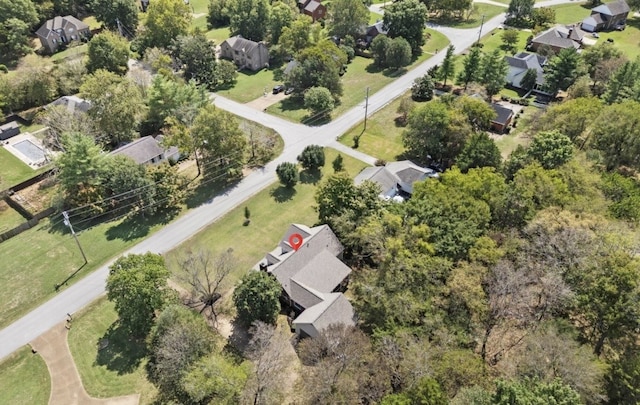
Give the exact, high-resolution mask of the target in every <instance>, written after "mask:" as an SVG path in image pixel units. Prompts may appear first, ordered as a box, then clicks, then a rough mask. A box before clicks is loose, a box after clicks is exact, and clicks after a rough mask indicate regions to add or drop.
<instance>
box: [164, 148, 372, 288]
mask: <svg viewBox="0 0 640 405" xmlns="http://www.w3.org/2000/svg"><path fill="white" fill-rule="evenodd" d="M325 154H326V164H325V167H324V169H322V171H321V173H322V177H324V176H327V175H329V174H332V173H333V168H332V166H331V162H332V161H333V160H334V159H335V157H336V156H337V151H335V150H333V149H328V148H326V149H325ZM343 158H344V167H345V169H346V171H347V172H348V173H349V174H350V175H351V176H352V177H355V176H356V175H357V174H358V173H359V172H360V170H362V168H363V167H365V164H364V163H362V162H360V161H357V160H355V159H353V158H350V157H348V156H345V155H343ZM301 177H302V181H301V182H300V183H298V184H297V185H296V186H295V188H294V190H288V189H286V188H284V187H282V186H280V184H279V183H276V184H274V185H272V186H270V187H268V188H267V189H265V190H263V191H261V192H260V193H258V194H257V195H256V196H254V197H253V198H251V199H250V200H249V201H247V202H246V203H245V204H242V205H241V206H238V207H236V208H235V209H234V210H233V211H231V212H230V213H228V214H227V215H225V216H224V217H223V218H222V219H220V220H219V221H217V222H215V223H214V224H212V225H211V226H209V227H207V228H206V229H205V230H203V231H202V232H200V233H198V234H196V235H195V236H193V237H192V238H191V239H189V240H188V241H186V242H184V243H183V244H182V245H181V246H180V247H178V248H177V249H175V250H173V251H171V252H170V253H168V254H167V263H168V264H169V267H170V268H171V269H172V271H174V272H175V271H176V270H177V264H176V260H177V258H179V257H181V256H182V255H183V254H184V252H187V251H189V250H191V251H198V250H200V249H207V250H210V251H211V252H213V253H214V254H218V253H221V252H224V251H226V250H227V249H229V248H231V249H233V252H234V256H235V260H234V263H235V264H234V271H233V274H232V276H231V279H230V280H229V282H230V283H233V282H235V281H237V280H238V279H239V278H240V277H242V275H243V274H244V273H245V272H246V271H248V270H249V269H250V268H251V267H252V266H253V265H254V264H256V263H257V262H258V261H259V260H260V259H261V258H262V257H264V255H265V253H267V252H269V251H271V250H272V249H273V248H274V247H275V246H276V244H277V243H278V242H279V241H280V238H281V237H282V234H283V233H284V232H285V231H286V229H287V227H288V226H289V225H290V224H291V223H293V222H297V223H301V224H305V225H309V226H312V225H314V224H315V223H316V222H317V221H318V214H317V212H316V211H315V210H314V208H313V206H314V205H315V200H314V194H315V190H316V188H317V182H318V181H320V176H310V175H306V174H305V173H303V174H302V175H301ZM314 183H316V184H314ZM245 206H246V207H249V210H250V211H251V223H250V224H249V225H248V226H243V222H244V207H245Z"/></svg>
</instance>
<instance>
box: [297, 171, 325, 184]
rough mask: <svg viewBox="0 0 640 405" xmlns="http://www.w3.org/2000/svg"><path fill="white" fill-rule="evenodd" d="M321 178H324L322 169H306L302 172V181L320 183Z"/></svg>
mask: <svg viewBox="0 0 640 405" xmlns="http://www.w3.org/2000/svg"><path fill="white" fill-rule="evenodd" d="M320 179H322V172H321V171H320V169H305V170H303V171H301V172H300V183H304V184H318V183H319V182H320Z"/></svg>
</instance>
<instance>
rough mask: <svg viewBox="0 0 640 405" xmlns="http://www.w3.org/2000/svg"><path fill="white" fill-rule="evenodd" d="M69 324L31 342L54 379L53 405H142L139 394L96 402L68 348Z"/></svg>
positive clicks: (60, 326)
mask: <svg viewBox="0 0 640 405" xmlns="http://www.w3.org/2000/svg"><path fill="white" fill-rule="evenodd" d="M67 332H68V331H67V328H65V322H62V323H60V324H58V325H56V326H54V327H53V328H52V329H51V330H49V331H48V332H46V333H45V334H43V335H41V336H40V337H38V338H37V339H36V340H34V341H33V342H31V347H32V348H33V349H34V350H36V351H37V352H38V354H40V356H42V358H43V359H44V361H45V363H47V368H48V369H49V375H50V376H51V394H50V395H49V405H138V402H139V401H140V395H139V394H133V395H127V396H123V397H113V398H104V399H98V398H92V397H90V396H89V394H87V391H85V389H84V386H83V385H82V380H81V379H80V375H79V374H78V369H77V368H76V363H75V362H74V361H73V357H72V356H71V351H69V345H68V344H67Z"/></svg>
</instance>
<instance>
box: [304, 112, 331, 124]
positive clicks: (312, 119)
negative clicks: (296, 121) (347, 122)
mask: <svg viewBox="0 0 640 405" xmlns="http://www.w3.org/2000/svg"><path fill="white" fill-rule="evenodd" d="M300 122H301V123H302V124H305V125H309V126H312V127H315V126H321V125H324V124H328V123H330V122H331V114H330V113H329V114H327V113H322V114H321V115H305V116H304V118H302V120H301V121H300Z"/></svg>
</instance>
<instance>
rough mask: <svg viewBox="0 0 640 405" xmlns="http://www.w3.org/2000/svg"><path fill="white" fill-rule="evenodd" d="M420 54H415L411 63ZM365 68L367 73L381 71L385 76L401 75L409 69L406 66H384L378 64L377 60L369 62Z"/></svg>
mask: <svg viewBox="0 0 640 405" xmlns="http://www.w3.org/2000/svg"><path fill="white" fill-rule="evenodd" d="M418 56H419V55H415V56H413V57H412V58H411V63H413V62H415V61H416V60H417V58H418ZM364 70H366V71H367V73H372V74H376V73H381V74H382V75H383V76H384V77H400V76H402V75H404V74H405V73H407V69H406V68H404V67H402V68H399V69H392V68H383V67H380V66H378V65H376V64H375V62H371V63H370V64H368V65H367V67H365V68H364Z"/></svg>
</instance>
